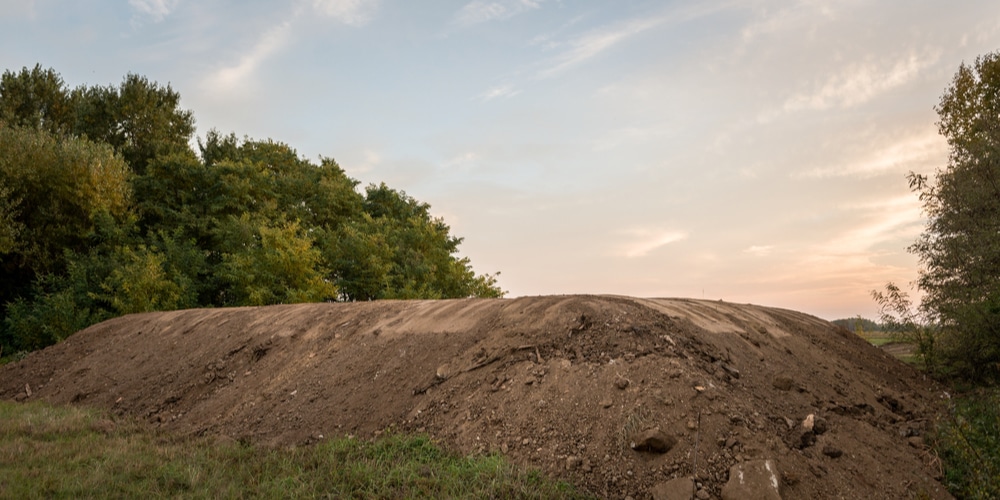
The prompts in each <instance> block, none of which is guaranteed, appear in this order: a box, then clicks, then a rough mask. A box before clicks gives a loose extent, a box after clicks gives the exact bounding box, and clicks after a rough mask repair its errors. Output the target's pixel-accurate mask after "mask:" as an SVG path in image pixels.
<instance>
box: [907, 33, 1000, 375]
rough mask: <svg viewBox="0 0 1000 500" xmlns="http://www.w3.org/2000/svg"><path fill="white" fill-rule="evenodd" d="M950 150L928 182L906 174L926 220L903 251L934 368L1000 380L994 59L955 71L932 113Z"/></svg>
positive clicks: (999, 57) (998, 99) (997, 75)
mask: <svg viewBox="0 0 1000 500" xmlns="http://www.w3.org/2000/svg"><path fill="white" fill-rule="evenodd" d="M936 109H937V112H938V115H939V117H940V122H939V123H938V129H939V131H940V133H941V134H942V135H943V136H944V137H945V138H946V139H947V141H948V146H949V148H950V154H949V158H948V164H947V166H946V167H945V168H943V169H939V170H938V171H937V172H936V173H935V175H934V179H933V182H932V181H931V180H930V179H928V177H927V176H925V175H920V174H915V173H911V174H910V177H909V179H910V187H911V188H912V189H914V190H915V191H916V192H917V193H919V195H920V200H921V201H922V203H923V210H924V213H925V214H926V216H927V225H926V228H925V230H924V232H923V233H922V234H921V235H920V237H919V238H918V239H917V241H916V242H915V243H914V244H913V245H912V246H911V247H910V251H911V252H913V253H914V254H916V255H917V256H918V257H919V258H920V263H921V270H920V274H919V278H918V281H917V286H918V287H919V289H920V290H921V291H923V292H924V296H923V299H922V301H921V304H920V310H921V312H922V313H923V315H924V317H925V319H926V321H927V322H928V323H929V326H930V327H931V330H930V331H929V332H930V335H931V337H930V338H929V340H932V341H933V342H930V343H928V345H927V348H928V349H934V350H935V352H934V355H935V356H936V357H937V359H938V360H939V361H940V363H941V368H943V369H944V370H946V371H947V372H949V373H953V374H955V375H959V376H963V377H970V378H994V377H997V376H998V375H1000V54H998V53H992V54H987V55H984V56H981V57H978V58H977V59H976V61H975V62H974V63H973V64H971V65H967V64H962V65H961V67H960V68H959V69H958V72H957V73H956V74H955V77H954V79H953V80H952V82H951V84H950V85H949V86H948V88H947V89H946V90H945V93H944V95H943V96H942V97H941V101H940V103H939V104H938V106H937V108H936Z"/></svg>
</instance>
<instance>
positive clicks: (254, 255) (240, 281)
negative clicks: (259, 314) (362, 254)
mask: <svg viewBox="0 0 1000 500" xmlns="http://www.w3.org/2000/svg"><path fill="white" fill-rule="evenodd" d="M232 223H233V225H234V226H236V227H235V228H234V231H233V232H234V233H237V234H241V235H243V238H242V239H243V242H242V243H241V244H240V245H239V246H238V249H237V250H236V251H233V252H232V253H226V254H225V255H224V256H223V261H222V266H221V270H220V275H221V277H222V279H223V280H224V281H225V282H227V283H228V284H229V285H230V286H229V287H228V291H229V296H228V297H227V299H228V300H227V302H230V303H231V304H233V305H253V306H263V305H269V304H288V303H298V302H320V301H323V300H328V299H334V298H336V296H337V287H336V286H334V284H333V283H331V282H330V281H328V280H327V279H326V272H325V269H324V268H323V267H322V266H321V264H320V252H319V250H317V249H316V248H315V247H313V242H312V240H311V239H310V238H309V237H308V236H307V235H306V234H305V232H304V231H303V230H302V228H301V227H300V226H299V224H298V223H297V222H290V223H285V224H279V225H276V226H270V225H267V224H263V223H261V222H259V221H253V220H251V218H250V217H249V216H247V215H244V216H242V217H240V218H239V219H233V220H232Z"/></svg>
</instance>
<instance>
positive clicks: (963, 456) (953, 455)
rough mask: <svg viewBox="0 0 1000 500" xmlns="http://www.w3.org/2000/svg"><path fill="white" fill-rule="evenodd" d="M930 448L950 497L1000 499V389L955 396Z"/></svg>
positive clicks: (968, 392) (993, 388)
mask: <svg viewBox="0 0 1000 500" xmlns="http://www.w3.org/2000/svg"><path fill="white" fill-rule="evenodd" d="M933 444H934V449H935V450H936V451H937V453H938V455H939V456H940V457H941V461H942V463H943V464H944V476H945V477H944V483H945V486H947V487H948V490H949V491H951V493H952V494H953V495H955V496H956V497H957V498H974V499H996V498H1000V388H998V387H990V388H982V387H981V388H977V389H973V390H969V391H966V392H962V393H959V394H958V395H956V396H955V397H954V398H953V405H952V407H951V408H950V415H949V418H948V419H947V420H945V421H943V422H941V423H940V424H939V426H938V429H937V433H936V434H935V436H934V440H933Z"/></svg>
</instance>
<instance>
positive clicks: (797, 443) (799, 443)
mask: <svg viewBox="0 0 1000 500" xmlns="http://www.w3.org/2000/svg"><path fill="white" fill-rule="evenodd" d="M814 444H816V434H814V433H813V431H811V430H809V429H806V428H805V427H796V428H795V429H792V430H791V432H789V433H788V445H789V446H791V447H792V448H795V449H799V450H801V449H803V448H808V447H810V446H812V445H814Z"/></svg>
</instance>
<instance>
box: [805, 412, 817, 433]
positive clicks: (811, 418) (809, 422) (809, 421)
mask: <svg viewBox="0 0 1000 500" xmlns="http://www.w3.org/2000/svg"><path fill="white" fill-rule="evenodd" d="M815 423H816V416H815V415H813V414H812V413H810V414H809V415H808V416H806V418H805V419H804V420H803V421H802V427H803V428H804V429H806V430H810V431H811V430H813V425H814V424H815Z"/></svg>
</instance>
